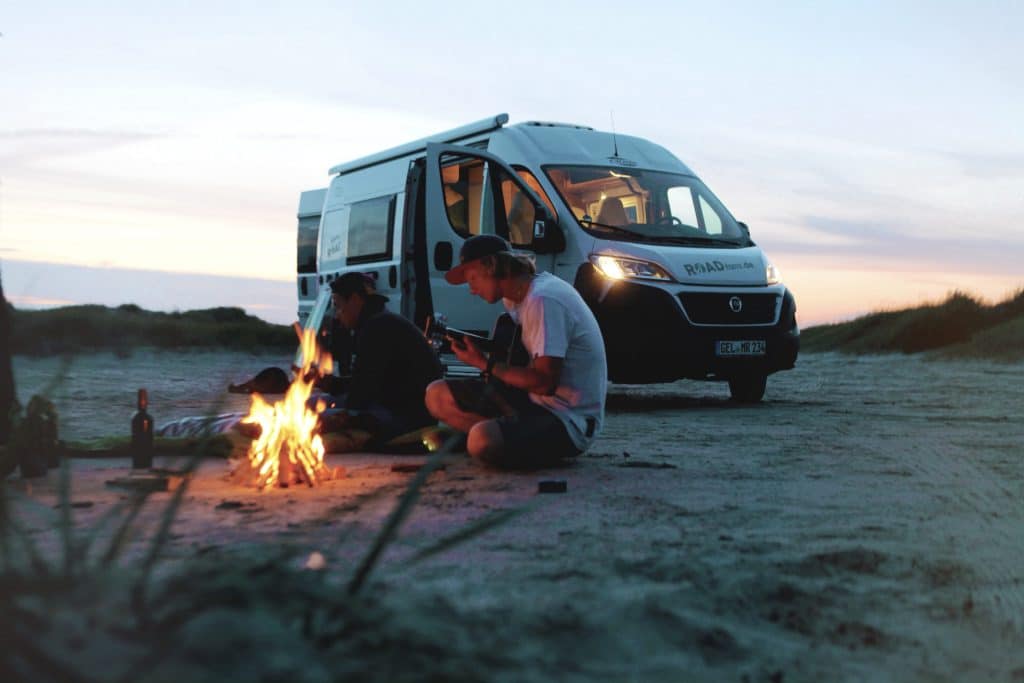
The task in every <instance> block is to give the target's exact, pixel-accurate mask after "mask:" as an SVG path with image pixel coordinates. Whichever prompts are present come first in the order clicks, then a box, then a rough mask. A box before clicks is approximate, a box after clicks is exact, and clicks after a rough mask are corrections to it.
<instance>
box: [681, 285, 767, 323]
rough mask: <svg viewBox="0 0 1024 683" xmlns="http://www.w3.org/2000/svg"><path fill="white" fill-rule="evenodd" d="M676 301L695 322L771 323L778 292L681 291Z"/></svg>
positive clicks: (691, 320)
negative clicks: (680, 303) (679, 302)
mask: <svg viewBox="0 0 1024 683" xmlns="http://www.w3.org/2000/svg"><path fill="white" fill-rule="evenodd" d="M679 300H680V301H681V302H683V310H685V311H686V316H687V317H688V318H689V319H690V322H692V323H695V324H697V325H770V324H772V323H774V322H775V309H776V308H778V302H779V295H778V294H753V293H745V292H734V293H726V294H723V293H720V292H682V293H681V294H680V295H679ZM737 308H738V309H739V310H736V309H737Z"/></svg>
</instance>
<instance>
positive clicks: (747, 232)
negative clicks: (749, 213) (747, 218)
mask: <svg viewBox="0 0 1024 683" xmlns="http://www.w3.org/2000/svg"><path fill="white" fill-rule="evenodd" d="M736 225H738V226H740V230H742V231H743V234H744V235H746V236H747V239H750V228H748V227H747V224H746V223H744V222H742V221H737V222H736Z"/></svg>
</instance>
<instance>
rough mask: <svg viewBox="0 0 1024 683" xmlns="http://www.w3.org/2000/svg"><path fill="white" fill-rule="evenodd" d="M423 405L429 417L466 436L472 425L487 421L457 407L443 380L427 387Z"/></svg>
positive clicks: (480, 416)
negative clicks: (431, 416)
mask: <svg viewBox="0 0 1024 683" xmlns="http://www.w3.org/2000/svg"><path fill="white" fill-rule="evenodd" d="M424 403H425V404H426V406H427V410H428V411H429V412H430V414H431V415H433V416H434V417H436V418H437V419H438V420H440V421H441V422H444V423H445V424H446V425H449V426H451V427H453V428H455V429H457V430H459V431H460V432H464V433H466V434H468V433H469V430H470V429H471V428H472V427H473V425H475V424H477V423H478V422H484V421H485V420H487V419H489V418H487V417H484V416H483V415H478V414H476V413H470V412H467V411H465V410H463V409H462V408H460V407H459V404H458V403H456V401H455V397H454V396H452V392H451V389H449V388H448V382H446V381H444V380H443V379H439V380H436V381H434V382H431V383H430V384H429V385H427V393H426V395H425V396H424Z"/></svg>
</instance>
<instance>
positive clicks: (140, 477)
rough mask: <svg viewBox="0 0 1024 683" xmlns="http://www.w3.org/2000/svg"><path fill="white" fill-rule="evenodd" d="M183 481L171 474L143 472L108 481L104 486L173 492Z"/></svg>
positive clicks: (181, 478)
mask: <svg viewBox="0 0 1024 683" xmlns="http://www.w3.org/2000/svg"><path fill="white" fill-rule="evenodd" d="M184 480H185V478H184V477H180V476H175V475H173V474H155V473H152V472H144V473H139V474H132V475H130V476H127V477H117V478H116V479H108V480H107V482H106V484H107V486H111V487H113V488H118V489H128V490H129V491H150V492H153V491H174V490H175V489H177V488H178V487H179V486H181V482H183V481H184Z"/></svg>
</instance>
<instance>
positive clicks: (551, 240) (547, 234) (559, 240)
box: [530, 216, 565, 254]
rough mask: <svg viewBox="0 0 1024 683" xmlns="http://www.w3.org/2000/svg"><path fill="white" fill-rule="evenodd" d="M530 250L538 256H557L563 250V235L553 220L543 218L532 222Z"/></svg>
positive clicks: (548, 217)
mask: <svg viewBox="0 0 1024 683" xmlns="http://www.w3.org/2000/svg"><path fill="white" fill-rule="evenodd" d="M530 248H531V249H532V250H533V251H534V252H535V253H538V254H557V253H558V252H560V251H562V250H563V249H565V235H564V234H562V229H561V228H560V227H558V222H557V221H556V220H555V219H554V218H552V217H551V216H543V217H538V218H537V220H536V221H534V223H533V242H532V243H531V244H530Z"/></svg>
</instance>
